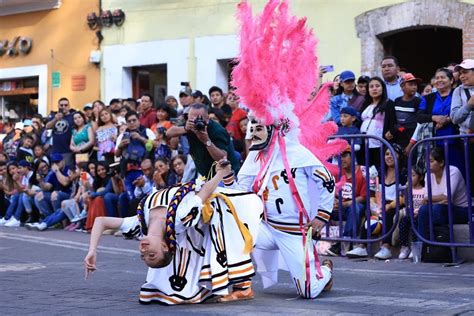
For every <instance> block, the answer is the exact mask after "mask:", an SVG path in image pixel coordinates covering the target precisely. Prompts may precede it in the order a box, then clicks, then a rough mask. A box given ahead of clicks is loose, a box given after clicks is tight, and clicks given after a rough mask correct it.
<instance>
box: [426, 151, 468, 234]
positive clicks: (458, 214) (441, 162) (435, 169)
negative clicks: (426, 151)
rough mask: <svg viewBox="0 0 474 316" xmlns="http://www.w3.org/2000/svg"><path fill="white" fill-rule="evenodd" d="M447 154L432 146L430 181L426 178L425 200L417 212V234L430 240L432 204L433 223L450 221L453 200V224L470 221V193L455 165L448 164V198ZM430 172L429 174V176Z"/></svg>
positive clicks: (439, 223)
mask: <svg viewBox="0 0 474 316" xmlns="http://www.w3.org/2000/svg"><path fill="white" fill-rule="evenodd" d="M446 169H447V168H446V161H445V153H444V150H443V149H442V148H441V147H436V148H433V149H432V150H431V152H430V170H431V176H430V180H431V181H430V182H428V179H427V178H426V179H425V196H424V197H425V201H424V205H423V206H421V207H420V210H419V212H418V233H419V234H420V235H421V236H422V237H424V238H426V239H430V235H429V217H428V216H429V215H428V212H429V209H428V203H430V204H431V207H432V213H431V220H432V223H433V225H435V226H440V225H446V224H448V204H449V203H451V207H452V216H453V223H454V224H465V223H467V221H468V208H467V206H468V202H467V199H468V194H467V192H466V183H465V182H464V178H463V176H462V174H461V172H460V171H459V169H458V168H456V167H455V166H449V177H450V184H451V192H450V193H451V200H450V201H449V200H448V187H447V180H446V174H447V171H446ZM427 176H428V175H426V177H427ZM430 184H431V196H429V195H428V185H430Z"/></svg>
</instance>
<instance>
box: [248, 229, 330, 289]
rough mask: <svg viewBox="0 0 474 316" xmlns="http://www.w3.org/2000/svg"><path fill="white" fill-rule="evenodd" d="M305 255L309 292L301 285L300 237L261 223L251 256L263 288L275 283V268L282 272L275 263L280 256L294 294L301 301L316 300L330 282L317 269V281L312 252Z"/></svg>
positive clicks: (324, 269)
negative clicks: (319, 276) (296, 293)
mask: <svg viewBox="0 0 474 316" xmlns="http://www.w3.org/2000/svg"><path fill="white" fill-rule="evenodd" d="M278 250H279V251H278ZM279 254H280V256H279ZM309 256H310V264H309V265H310V269H311V273H310V280H311V283H310V293H308V291H306V289H305V286H304V279H305V278H306V269H305V264H304V258H305V256H304V248H303V241H302V236H301V235H291V234H288V233H284V232H282V231H279V230H277V229H275V228H273V227H271V226H270V225H269V224H268V223H266V222H263V221H262V222H261V224H260V228H259V232H258V238H257V243H256V245H255V249H254V251H253V257H254V259H255V262H256V264H257V272H258V273H259V274H260V275H261V276H262V282H263V286H264V287H265V288H266V287H268V286H271V285H273V284H275V283H276V282H277V280H278V269H279V268H282V269H285V267H284V265H282V264H281V262H279V261H280V260H279V259H280V258H279V257H282V258H283V261H284V263H286V266H287V268H286V269H287V270H289V271H290V273H291V277H292V279H293V282H294V284H295V286H296V290H297V292H298V295H300V296H301V297H304V298H316V297H317V296H318V295H319V294H320V293H321V292H322V290H323V289H324V287H325V286H326V284H327V283H328V282H329V280H330V279H331V271H330V270H329V268H328V267H326V266H321V272H322V274H323V278H322V279H320V280H318V279H317V278H316V268H315V263H314V255H313V250H312V249H311V250H310V254H309ZM286 269H285V270H286Z"/></svg>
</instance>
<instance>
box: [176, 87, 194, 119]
mask: <svg viewBox="0 0 474 316" xmlns="http://www.w3.org/2000/svg"><path fill="white" fill-rule="evenodd" d="M193 102H194V98H193V96H192V90H191V88H189V87H184V88H183V89H181V91H180V92H179V103H181V106H182V107H183V109H182V112H181V113H187V112H188V110H187V109H188V108H189V106H190V105H191V104H193Z"/></svg>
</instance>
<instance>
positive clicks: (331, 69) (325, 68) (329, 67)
mask: <svg viewBox="0 0 474 316" xmlns="http://www.w3.org/2000/svg"><path fill="white" fill-rule="evenodd" d="M321 68H322V69H324V70H325V71H326V72H333V71H334V65H327V66H322V67H321Z"/></svg>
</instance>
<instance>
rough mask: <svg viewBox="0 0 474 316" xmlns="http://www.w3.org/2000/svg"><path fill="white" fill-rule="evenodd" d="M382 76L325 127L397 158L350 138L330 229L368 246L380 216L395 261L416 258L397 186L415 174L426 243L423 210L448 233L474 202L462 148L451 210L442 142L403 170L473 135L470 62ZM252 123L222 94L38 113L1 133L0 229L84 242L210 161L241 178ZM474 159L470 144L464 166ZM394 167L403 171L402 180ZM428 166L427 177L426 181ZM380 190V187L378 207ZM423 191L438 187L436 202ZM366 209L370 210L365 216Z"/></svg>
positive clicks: (453, 150)
mask: <svg viewBox="0 0 474 316" xmlns="http://www.w3.org/2000/svg"><path fill="white" fill-rule="evenodd" d="M380 70H381V71H380V73H381V76H380V77H379V76H373V77H369V76H365V75H363V76H360V77H358V78H357V77H356V76H355V74H354V72H352V71H350V70H345V71H343V72H341V73H340V74H339V75H337V76H336V77H335V78H334V84H333V86H332V88H331V92H332V97H331V100H330V110H329V111H328V113H327V115H326V117H325V118H324V120H325V121H329V120H332V121H334V122H335V123H336V124H337V125H338V132H337V134H338V135H357V134H358V135H360V134H366V135H373V136H377V137H381V138H384V139H385V140H387V141H388V142H390V143H391V144H392V148H393V149H394V150H395V152H396V157H393V156H392V153H391V151H390V150H385V149H386V147H384V146H383V145H382V143H381V142H380V141H377V140H376V139H369V141H368V142H367V143H365V142H364V141H362V140H361V139H355V140H354V141H353V142H352V145H353V146H352V147H348V149H346V150H345V151H344V152H343V153H342V154H341V161H342V175H343V176H344V178H343V179H345V183H344V185H343V189H342V191H341V192H340V193H338V195H337V197H336V200H335V204H334V213H333V217H332V219H333V220H334V221H337V220H338V219H339V211H340V212H341V214H340V215H341V219H342V220H345V221H346V223H345V226H344V231H343V232H342V234H341V235H343V236H346V237H353V238H355V237H361V238H366V234H365V233H366V230H365V229H361V228H364V220H363V218H364V217H365V214H366V212H365V210H366V208H367V207H370V210H371V211H372V210H373V211H374V214H377V216H378V215H380V209H381V208H383V209H384V212H385V214H386V216H385V218H386V220H385V222H384V225H386V230H387V231H388V230H390V228H391V227H392V226H393V225H400V227H399V228H400V244H401V246H402V251H401V252H400V258H401V259H404V258H406V257H408V256H409V254H410V249H409V244H408V238H409V237H408V235H409V226H410V221H409V218H408V217H407V216H401V219H400V222H399V223H394V221H393V214H394V210H395V204H394V202H395V196H396V194H397V192H398V190H397V188H395V185H394V183H395V179H396V177H398V178H399V179H400V183H402V184H405V183H406V178H407V176H408V172H411V174H410V175H411V176H412V179H414V180H413V188H409V189H410V190H413V192H416V194H414V195H413V196H414V200H416V203H417V204H416V218H415V219H416V221H417V223H416V225H418V228H419V229H420V234H421V235H422V236H426V231H427V225H428V224H427V217H426V209H427V207H426V206H427V204H428V203H431V204H432V205H434V207H433V212H434V213H435V221H434V222H435V224H437V225H443V224H446V223H447V212H448V211H447V207H446V205H447V203H453V205H454V206H455V207H454V212H455V213H456V214H455V216H454V220H455V222H456V223H465V222H467V211H466V210H467V199H468V198H470V197H469V193H467V194H466V193H465V187H466V183H465V178H464V176H463V175H465V172H466V170H465V160H464V147H463V146H462V144H461V142H460V141H457V140H450V141H449V143H448V152H447V158H448V161H449V165H450V179H451V197H452V201H448V199H447V196H448V194H447V187H446V184H445V182H446V179H445V178H446V169H447V168H446V159H445V155H444V152H443V150H442V148H441V147H440V146H441V145H443V143H442V142H438V143H435V144H434V146H432V147H433V148H432V150H431V152H430V161H429V162H426V161H425V160H424V157H425V156H426V155H424V153H423V148H425V147H424V146H419V147H418V148H417V152H416V153H415V154H414V155H413V159H414V160H413V163H414V166H415V168H414V170H411V171H407V170H406V167H407V164H406V162H407V160H408V159H407V158H408V155H409V153H410V151H411V150H412V148H413V146H414V145H415V144H416V142H418V141H421V140H423V139H425V138H427V137H434V136H447V135H456V134H459V133H461V134H470V133H472V130H474V116H472V115H471V111H472V109H474V60H465V61H463V62H462V63H461V64H460V65H456V64H451V65H447V66H446V67H443V68H439V69H437V70H436V71H434V76H433V79H432V80H431V82H429V83H423V82H422V80H421V79H419V78H417V77H416V76H415V75H414V74H412V73H410V72H408V71H406V70H401V69H400V67H399V64H398V60H397V58H396V57H393V56H387V57H385V58H384V59H383V61H382V62H381V67H380ZM318 86H319V85H318ZM316 90H317V89H316ZM471 117H472V119H471ZM248 121H249V120H248V113H247V110H246V108H245V106H244V105H242V104H241V103H240V102H239V97H238V95H236V94H235V91H234V90H233V89H232V88H231V89H229V92H228V93H223V91H222V89H221V88H219V87H216V86H214V87H211V88H210V89H209V91H208V96H207V95H205V94H204V93H202V92H201V91H199V90H192V89H191V88H190V87H189V85H187V86H184V87H183V89H182V90H181V91H180V93H179V96H178V98H176V97H174V96H171V95H170V96H167V97H166V98H165V102H164V103H162V104H161V103H160V104H157V103H155V101H154V99H153V96H152V95H150V94H146V93H145V94H143V95H141V96H140V98H139V99H138V100H136V99H133V98H129V99H112V100H110V102H109V104H108V105H106V104H105V103H104V102H102V101H101V100H96V101H94V102H92V103H90V104H86V105H85V106H83V108H82V109H81V110H78V109H73V107H72V106H71V104H70V102H69V100H68V99H67V98H65V97H64V98H61V99H59V100H58V108H57V111H54V112H51V114H50V115H49V116H48V117H42V116H41V115H40V114H36V115H34V116H33V117H30V118H25V119H23V120H21V121H18V122H11V121H7V122H4V123H2V126H0V128H1V130H2V131H3V134H5V137H4V138H3V141H2V143H1V147H2V148H1V151H0V225H3V226H7V227H19V226H20V225H24V226H25V227H26V228H27V229H34V230H39V231H42V230H46V229H47V228H49V227H53V226H59V225H63V227H64V229H66V230H68V231H82V232H88V231H90V230H91V228H92V225H93V223H94V219H95V218H96V217H98V216H105V215H106V216H112V217H126V216H131V215H132V214H133V213H134V212H135V210H136V206H137V205H138V202H139V201H140V199H141V198H142V197H144V196H146V195H147V194H148V193H149V192H151V190H152V189H153V188H164V187H168V186H172V185H174V184H176V183H178V182H184V181H190V180H193V179H195V178H196V177H198V176H209V175H212V173H213V168H214V162H215V161H218V160H220V159H222V158H224V157H225V158H227V159H228V160H229V161H230V162H231V164H232V169H233V170H234V171H235V172H236V173H237V172H238V170H239V168H240V165H241V163H242V162H243V160H244V159H245V157H246V154H247V152H248V147H249V139H247V138H246V134H247V125H248ZM436 145H438V146H436ZM365 146H368V148H367V152H368V155H367V156H366V155H365V152H366V148H365ZM381 150H384V152H383V154H382V155H381V153H380V151H381ZM473 154H474V149H473V145H472V144H470V145H469V156H470V157H472V156H473ZM381 157H382V158H384V159H382V161H381ZM394 160H397V161H398V162H399V167H400V168H398V170H396V169H395V167H394ZM366 161H368V164H369V165H370V166H375V169H374V170H375V177H377V174H378V173H380V171H381V169H383V171H384V172H383V174H384V179H381V180H377V185H375V189H374V188H373V186H372V184H371V188H367V187H366V181H365V179H364V177H365V176H366V173H365V172H364V170H363V167H364V166H365V164H366ZM353 165H354V166H355V169H353ZM427 167H429V168H430V170H431V178H430V181H423V180H425V177H426V175H425V172H426V168H427ZM473 170H474V168H471V170H470V172H471V177H470V179H471V181H472V180H473V179H474V174H473V172H472V171H473ZM396 172H398V173H399V174H398V175H396V174H395V173H396ZM371 173H372V172H371ZM352 177H355V181H354V183H355V185H356V187H355V189H354V191H355V192H354V193H353V192H352V191H353V189H352V183H353V181H352ZM371 178H372V176H371ZM415 180H416V181H415ZM371 181H372V179H371ZM443 181H444V182H443ZM379 182H381V183H382V184H383V185H384V190H383V191H384V193H385V196H384V197H383V198H382V199H381V198H380V189H379V185H378V183H379ZM428 182H429V183H430V184H431V185H432V189H430V190H429V191H430V194H428V192H427V191H428V187H427V186H428ZM470 187H471V188H474V185H473V184H471V186H470ZM463 190H464V194H462V192H463ZM367 194H370V195H371V196H370V197H367ZM368 198H369V199H370V200H371V201H372V202H371V203H370V205H369V206H368V205H366V204H367V203H366V201H367V200H368ZM354 199H355V200H354ZM381 200H383V201H384V202H385V203H386V205H385V207H382V206H381ZM353 206H354V207H353ZM403 206H404V205H403V203H402V207H403ZM353 212H355V214H352V213H353ZM401 214H402V215H403V214H405V213H402V212H401ZM365 225H366V224H365ZM366 226H367V225H366ZM392 245H393V242H392V236H387V238H385V239H384V240H383V244H382V247H381V248H380V251H379V252H378V253H377V254H376V257H377V258H379V259H387V258H390V257H392V253H391V246H392ZM340 246H341V245H340V244H336V245H334V246H333V247H331V249H330V254H332V255H339V254H341V247H340ZM342 254H343V255H344V254H345V253H342ZM347 255H348V256H349V257H358V256H366V255H367V251H366V250H365V249H364V246H363V245H361V246H358V245H354V248H353V249H352V250H351V251H349V249H347Z"/></svg>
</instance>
